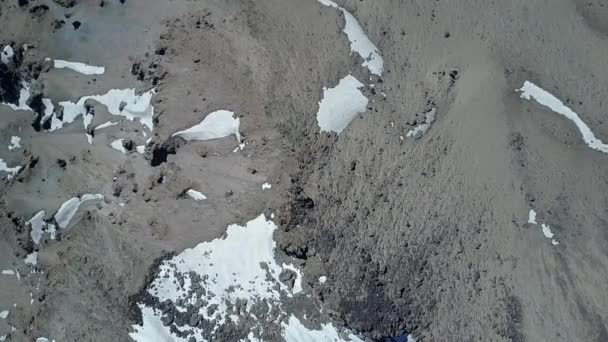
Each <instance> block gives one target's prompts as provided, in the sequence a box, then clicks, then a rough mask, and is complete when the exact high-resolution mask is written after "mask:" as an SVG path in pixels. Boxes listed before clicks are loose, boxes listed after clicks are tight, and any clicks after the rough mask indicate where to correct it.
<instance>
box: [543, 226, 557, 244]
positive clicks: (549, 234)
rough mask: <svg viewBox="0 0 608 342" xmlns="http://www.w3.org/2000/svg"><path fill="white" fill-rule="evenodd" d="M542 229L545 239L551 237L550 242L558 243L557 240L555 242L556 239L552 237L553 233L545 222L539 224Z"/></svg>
mask: <svg viewBox="0 0 608 342" xmlns="http://www.w3.org/2000/svg"><path fill="white" fill-rule="evenodd" d="M540 226H541V228H542V230H543V235H545V237H546V238H547V239H551V243H552V244H553V245H559V242H557V240H555V239H554V238H553V237H554V236H555V234H553V232H552V231H551V227H549V225H546V224H544V223H543V224H541V225H540Z"/></svg>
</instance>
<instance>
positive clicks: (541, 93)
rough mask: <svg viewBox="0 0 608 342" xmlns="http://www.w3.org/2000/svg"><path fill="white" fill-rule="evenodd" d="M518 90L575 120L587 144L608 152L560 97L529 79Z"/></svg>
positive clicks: (526, 97)
mask: <svg viewBox="0 0 608 342" xmlns="http://www.w3.org/2000/svg"><path fill="white" fill-rule="evenodd" d="M517 91H521V92H522V93H521V95H520V96H521V97H522V98H525V99H526V100H530V98H534V99H535V100H536V102H538V103H540V104H541V105H543V106H545V107H548V108H549V109H551V110H552V111H554V112H556V113H558V114H561V115H563V116H565V117H566V118H568V119H569V120H571V121H572V122H574V124H575V125H576V127H577V128H578V130H579V131H580V132H581V134H582V135H583V140H584V141H585V143H586V144H587V146H589V147H590V148H592V149H594V150H597V151H600V152H604V153H608V145H607V144H604V143H603V142H602V141H601V140H600V139H598V138H596V137H595V135H594V134H593V132H591V129H590V128H589V126H587V124H586V123H584V122H583V120H581V118H580V117H579V116H578V114H576V113H575V112H574V111H573V110H572V109H570V108H568V107H567V106H565V105H564V104H563V103H562V102H561V101H560V100H559V99H558V98H556V97H555V96H553V95H551V94H550V93H549V92H547V91H545V90H543V89H542V88H540V87H538V86H536V85H535V84H534V83H532V82H529V81H525V82H524V85H523V87H521V88H520V89H517Z"/></svg>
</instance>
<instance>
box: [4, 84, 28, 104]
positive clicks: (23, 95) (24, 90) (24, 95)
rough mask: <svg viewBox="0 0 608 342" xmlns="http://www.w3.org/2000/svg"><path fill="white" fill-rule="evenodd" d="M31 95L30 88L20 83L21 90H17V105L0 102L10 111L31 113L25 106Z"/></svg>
mask: <svg viewBox="0 0 608 342" xmlns="http://www.w3.org/2000/svg"><path fill="white" fill-rule="evenodd" d="M31 95H32V93H31V92H30V86H29V85H28V84H27V83H26V82H25V81H21V90H19V101H18V103H17V105H15V104H12V103H6V102H2V104H3V105H7V106H9V107H10V108H11V109H12V110H29V111H33V110H32V108H30V106H28V105H27V101H28V100H29V99H30V96H31Z"/></svg>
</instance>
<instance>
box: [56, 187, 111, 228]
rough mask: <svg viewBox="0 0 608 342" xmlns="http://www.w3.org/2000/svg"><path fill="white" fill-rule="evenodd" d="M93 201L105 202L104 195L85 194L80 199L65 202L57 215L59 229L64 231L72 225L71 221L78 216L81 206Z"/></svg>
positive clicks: (75, 198)
mask: <svg viewBox="0 0 608 342" xmlns="http://www.w3.org/2000/svg"><path fill="white" fill-rule="evenodd" d="M92 200H103V195H101V194H85V195H82V196H81V197H80V198H78V197H73V198H70V199H69V200H67V201H65V202H64V203H63V204H62V205H61V207H60V208H59V210H58V211H57V213H56V214H55V221H56V222H57V225H58V226H59V228H61V229H64V228H65V227H67V226H68V225H69V224H70V221H71V220H72V218H73V217H74V215H76V212H77V211H78V208H79V207H80V205H81V204H83V203H84V202H87V201H92Z"/></svg>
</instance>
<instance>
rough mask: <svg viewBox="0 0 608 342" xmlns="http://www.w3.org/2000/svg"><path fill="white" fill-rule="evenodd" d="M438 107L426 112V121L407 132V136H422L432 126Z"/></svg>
mask: <svg viewBox="0 0 608 342" xmlns="http://www.w3.org/2000/svg"><path fill="white" fill-rule="evenodd" d="M435 112H436V108H432V109H431V110H429V111H428V112H426V113H425V114H424V116H425V118H424V122H423V123H421V124H419V125H418V126H416V127H414V129H412V130H410V131H409V132H407V134H406V135H405V136H406V137H408V138H409V137H422V136H423V135H424V134H425V133H426V132H427V131H428V130H429V128H431V125H432V124H433V122H434V121H435Z"/></svg>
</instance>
